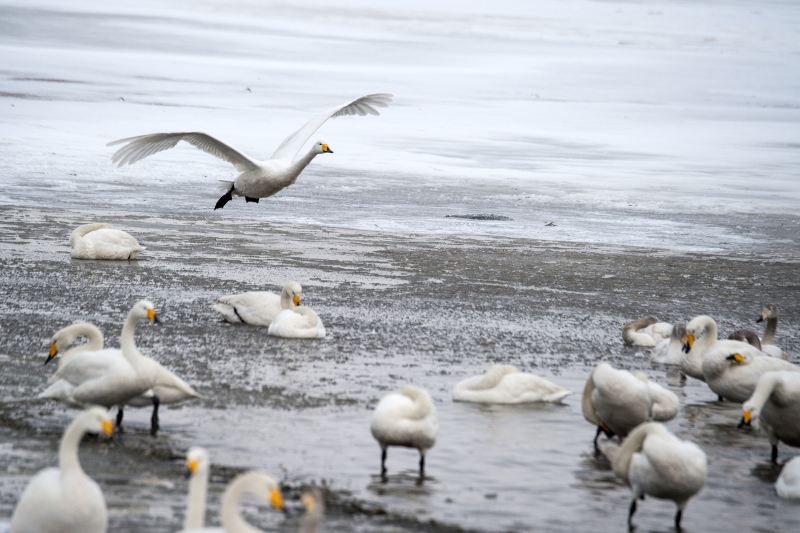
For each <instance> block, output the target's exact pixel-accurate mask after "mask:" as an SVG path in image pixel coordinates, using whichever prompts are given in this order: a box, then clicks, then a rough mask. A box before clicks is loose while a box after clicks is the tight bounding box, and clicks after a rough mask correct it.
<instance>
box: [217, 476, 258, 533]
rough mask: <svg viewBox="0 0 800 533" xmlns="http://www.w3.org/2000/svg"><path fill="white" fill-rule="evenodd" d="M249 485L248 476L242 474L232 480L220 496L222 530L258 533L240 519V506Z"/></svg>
mask: <svg viewBox="0 0 800 533" xmlns="http://www.w3.org/2000/svg"><path fill="white" fill-rule="evenodd" d="M248 485H249V476H248V474H243V475H241V476H239V477H237V478H236V479H234V480H233V481H232V482H231V483H230V485H228V488H226V489H225V493H224V494H223V495H222V508H221V509H220V518H221V521H222V528H223V529H224V530H225V531H228V532H230V533H249V532H252V531H258V530H257V529H255V528H253V527H251V526H250V524H248V523H247V522H245V520H244V518H243V517H242V513H241V509H240V504H241V501H242V496H243V495H244V493H246V492H249V491H248V490H247V487H248Z"/></svg>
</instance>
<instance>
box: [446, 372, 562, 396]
mask: <svg viewBox="0 0 800 533" xmlns="http://www.w3.org/2000/svg"><path fill="white" fill-rule="evenodd" d="M569 394H570V391H568V390H567V389H564V388H562V387H559V386H558V385H556V384H555V383H551V382H550V381H547V380H546V379H544V378H540V377H539V376H535V375H533V374H527V373H523V372H520V371H519V370H517V369H516V368H515V367H513V366H511V365H492V366H491V367H490V368H489V370H487V371H486V373H485V374H483V375H481V376H474V377H471V378H467V379H465V380H463V381H461V382H459V383H458V384H457V385H456V386H455V388H454V389H453V400H455V401H457V402H477V403H506V404H509V403H527V402H560V401H561V400H563V399H564V398H565V397H566V396H568V395H569Z"/></svg>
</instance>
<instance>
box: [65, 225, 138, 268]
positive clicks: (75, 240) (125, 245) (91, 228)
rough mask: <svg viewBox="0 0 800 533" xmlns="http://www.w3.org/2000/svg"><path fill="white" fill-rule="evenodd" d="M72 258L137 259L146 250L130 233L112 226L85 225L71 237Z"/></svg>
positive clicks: (74, 231)
mask: <svg viewBox="0 0 800 533" xmlns="http://www.w3.org/2000/svg"><path fill="white" fill-rule="evenodd" d="M69 245H70V246H71V247H72V257H74V258H75V259H109V260H117V261H126V260H128V261H129V260H131V259H136V258H137V257H138V256H139V252H141V251H142V250H144V249H145V248H144V246H141V245H140V244H139V242H138V241H137V240H136V239H135V238H134V237H133V236H132V235H130V234H129V233H126V232H124V231H122V230H118V229H114V228H112V227H111V224H84V225H83V226H78V227H77V228H76V229H75V230H73V232H72V233H71V234H70V236H69Z"/></svg>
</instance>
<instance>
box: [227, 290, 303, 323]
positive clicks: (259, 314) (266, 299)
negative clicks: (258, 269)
mask: <svg viewBox="0 0 800 533" xmlns="http://www.w3.org/2000/svg"><path fill="white" fill-rule="evenodd" d="M302 299H303V287H301V286H300V284H299V283H297V282H296V281H290V282H289V283H287V284H286V285H284V286H283V289H282V290H281V293H280V294H276V293H274V292H268V291H250V292H243V293H240V294H232V295H230V296H223V297H221V298H219V299H218V300H217V302H216V303H215V304H214V305H213V307H214V310H215V311H217V312H219V313H220V314H222V317H223V318H224V319H225V320H226V321H227V322H231V323H241V324H247V325H250V326H265V327H266V326H269V325H270V324H271V323H272V320H273V319H274V318H275V317H276V316H277V315H278V313H280V312H281V311H282V310H284V309H296V308H297V306H298V305H300V302H301V301H302Z"/></svg>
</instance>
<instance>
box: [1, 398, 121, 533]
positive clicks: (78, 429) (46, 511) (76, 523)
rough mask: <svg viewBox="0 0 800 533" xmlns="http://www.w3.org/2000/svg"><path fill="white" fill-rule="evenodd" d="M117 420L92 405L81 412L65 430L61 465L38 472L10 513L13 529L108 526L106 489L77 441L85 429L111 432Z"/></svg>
mask: <svg viewBox="0 0 800 533" xmlns="http://www.w3.org/2000/svg"><path fill="white" fill-rule="evenodd" d="M113 430H114V424H113V422H111V420H110V419H109V418H108V416H107V414H106V411H105V410H104V409H102V408H100V407H91V408H89V409H86V410H85V411H81V412H80V413H78V414H77V415H76V416H75V418H74V419H73V421H72V422H71V423H70V425H69V426H67V429H66V430H65V431H64V436H63V437H62V438H61V445H60V447H59V450H58V468H45V469H44V470H42V471H40V472H39V473H38V474H36V475H35V476H34V477H33V478H32V479H31V480H30V482H29V483H28V486H27V487H26V488H25V491H24V492H23V493H22V497H20V499H19V502H18V503H17V506H16V508H15V509H14V514H13V515H12V516H11V533H102V532H104V531H105V530H106V528H107V527H108V512H107V511H106V502H105V499H104V498H103V491H102V490H100V487H99V486H98V485H97V483H95V482H94V481H93V480H92V479H91V478H90V477H89V476H87V475H86V473H84V471H83V469H82V468H81V464H80V461H79V458H78V445H79V444H80V442H81V439H83V436H84V435H85V434H86V433H103V434H104V435H107V436H110V435H111V434H112V432H113Z"/></svg>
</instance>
